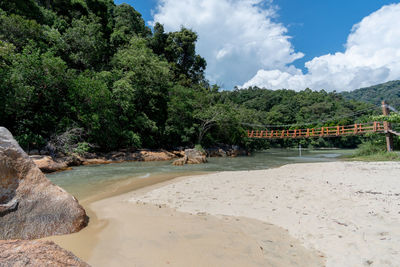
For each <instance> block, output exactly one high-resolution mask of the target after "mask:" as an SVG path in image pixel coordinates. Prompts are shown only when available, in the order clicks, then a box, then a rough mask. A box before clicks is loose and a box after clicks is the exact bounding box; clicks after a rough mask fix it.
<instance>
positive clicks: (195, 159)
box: [172, 149, 207, 166]
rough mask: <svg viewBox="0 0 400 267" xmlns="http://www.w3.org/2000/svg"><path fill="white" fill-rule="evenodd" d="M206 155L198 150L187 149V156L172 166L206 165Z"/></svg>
mask: <svg viewBox="0 0 400 267" xmlns="http://www.w3.org/2000/svg"><path fill="white" fill-rule="evenodd" d="M206 162H207V158H206V154H205V153H204V152H202V151H199V150H196V149H185V156H184V157H183V158H180V159H177V160H175V161H174V162H173V163H172V165H175V166H183V165H185V164H201V163H206Z"/></svg>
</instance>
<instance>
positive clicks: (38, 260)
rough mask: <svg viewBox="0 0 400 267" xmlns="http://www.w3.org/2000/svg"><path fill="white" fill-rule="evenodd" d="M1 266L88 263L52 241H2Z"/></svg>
mask: <svg viewBox="0 0 400 267" xmlns="http://www.w3.org/2000/svg"><path fill="white" fill-rule="evenodd" d="M0 266H40V267H54V266H76V267H87V266H89V265H88V264H87V263H85V262H83V261H82V260H80V259H79V258H77V257H76V256H75V255H74V254H72V253H71V252H69V251H67V250H65V249H63V248H61V247H59V246H58V245H56V244H55V243H54V242H51V241H40V240H0Z"/></svg>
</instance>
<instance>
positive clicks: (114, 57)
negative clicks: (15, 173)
mask: <svg viewBox="0 0 400 267" xmlns="http://www.w3.org/2000/svg"><path fill="white" fill-rule="evenodd" d="M0 25H1V27H0V103H1V104H0V125H2V126H5V127H7V128H8V129H10V131H12V133H13V134H14V135H15V136H16V138H17V140H18V141H19V142H20V144H21V145H22V146H23V147H25V148H28V149H29V148H40V147H42V146H44V145H46V143H47V142H49V141H50V140H54V139H56V138H57V136H65V133H70V134H71V135H72V136H69V137H68V138H72V139H74V140H73V141H74V142H75V143H77V145H78V147H80V148H82V149H92V150H99V151H110V150H115V149H120V148H167V149H168V148H174V147H177V146H193V145H195V144H202V145H203V146H214V145H218V144H235V145H241V146H246V147H248V148H261V147H267V146H268V145H269V143H268V142H267V141H259V140H257V141H251V140H247V139H246V138H245V132H246V130H247V129H249V128H263V127H269V126H268V125H273V126H272V127H278V128H279V127H280V126H277V125H286V126H285V127H289V128H296V127H298V128H301V127H304V125H307V126H308V127H312V126H322V125H334V124H336V123H340V124H352V123H354V121H355V120H356V121H363V120H366V119H367V117H368V116H367V115H370V114H373V113H374V112H375V109H374V108H371V107H372V106H371V105H369V104H365V103H359V102H356V101H354V100H346V99H345V98H344V97H346V98H347V97H348V95H344V97H343V96H342V95H341V94H337V93H327V92H325V91H320V92H315V91H311V90H308V89H307V90H304V91H302V92H298V93H297V92H295V91H291V90H277V91H272V90H265V89H260V88H248V89H242V90H239V89H236V90H234V91H220V90H219V88H218V86H216V85H211V84H210V83H209V82H208V81H207V80H206V78H205V69H206V65H207V64H206V61H205V60H204V58H202V57H201V55H198V54H196V41H197V38H198V36H197V34H196V33H195V32H194V30H195V29H193V30H192V29H186V28H181V30H180V31H177V32H165V31H164V28H163V25H161V24H155V25H154V28H153V29H150V28H149V27H147V26H146V25H145V22H144V21H143V19H142V17H141V14H140V13H138V12H137V11H136V10H135V9H134V7H131V6H129V5H126V4H123V5H118V6H117V5H115V4H114V3H113V1H112V0H63V1H58V0H2V1H1V2H0ZM355 98H356V99H360V98H359V97H355ZM361 100H362V99H361ZM376 112H377V114H378V113H379V111H376ZM281 127H283V126H281ZM290 142H298V141H285V142H283V141H282V142H277V143H276V145H286V146H289V145H291V143H290ZM301 142H304V143H305V144H306V145H307V144H309V145H315V146H334V145H335V146H347V147H353V146H355V145H356V144H358V143H359V142H360V139H359V137H348V138H342V139H340V140H339V139H330V140H303V141H301Z"/></svg>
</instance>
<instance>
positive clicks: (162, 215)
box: [49, 162, 400, 267]
mask: <svg viewBox="0 0 400 267" xmlns="http://www.w3.org/2000/svg"><path fill="white" fill-rule="evenodd" d="M115 193H116V194H114V196H113V197H108V198H105V199H102V200H100V201H95V202H90V203H86V204H84V206H85V208H87V210H88V211H89V215H90V217H91V221H90V224H89V227H87V228H86V229H83V230H82V231H81V232H79V233H76V234H72V235H67V236H59V237H51V238H49V239H51V240H54V241H55V242H56V243H58V244H59V245H61V246H62V247H64V248H66V249H68V250H70V251H72V252H73V253H74V254H75V255H77V256H78V257H80V258H82V259H83V260H85V261H87V262H88V263H89V264H91V265H92V266H100V267H101V266H107V267H109V266H118V267H120V266H185V267H186V266H282V267H286V266H305V267H306V266H307V267H309V266H325V265H326V266H340V267H342V266H400V163H394V162H393V163H390V162H385V163H383V162H382V163H366V162H333V163H311V164H291V165H286V166H283V167H280V168H276V169H268V170H260V171H241V172H220V173H214V174H205V175H198V176H191V177H180V178H176V179H173V180H170V181H167V182H163V183H158V184H155V185H152V186H147V187H145V188H141V189H138V190H135V191H131V192H128V193H126V188H123V187H122V188H121V192H120V193H118V192H115Z"/></svg>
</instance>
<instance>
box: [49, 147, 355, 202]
mask: <svg viewBox="0 0 400 267" xmlns="http://www.w3.org/2000/svg"><path fill="white" fill-rule="evenodd" d="M351 153H352V151H351V150H306V151H302V156H301V157H300V156H299V151H297V150H285V149H270V150H267V151H264V152H257V153H254V154H253V155H252V156H248V157H237V158H209V159H208V161H209V162H208V163H207V164H199V165H186V166H173V165H172V164H171V163H172V162H171V161H164V162H125V163H116V164H108V165H90V166H80V167H76V168H74V169H73V170H71V171H65V172H60V173H55V174H49V175H47V177H48V178H49V179H50V180H51V181H52V182H53V183H55V184H57V185H59V186H61V187H63V188H64V189H65V190H67V191H68V192H70V193H71V194H73V195H75V196H76V197H78V199H83V198H87V197H90V196H91V195H95V194H98V193H102V192H106V191H107V190H112V188H113V186H115V184H119V185H120V186H123V184H124V183H126V184H127V183H129V182H132V181H139V180H142V179H149V178H151V177H155V176H158V177H160V176H163V175H165V176H169V177H177V176H181V175H188V174H189V175H190V174H196V173H204V172H216V171H242V170H260V169H268V168H273V167H278V166H282V165H285V164H290V163H300V162H328V161H337V160H339V157H340V156H343V155H348V154H351ZM121 184H122V185H121ZM114 189H115V188H114Z"/></svg>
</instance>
